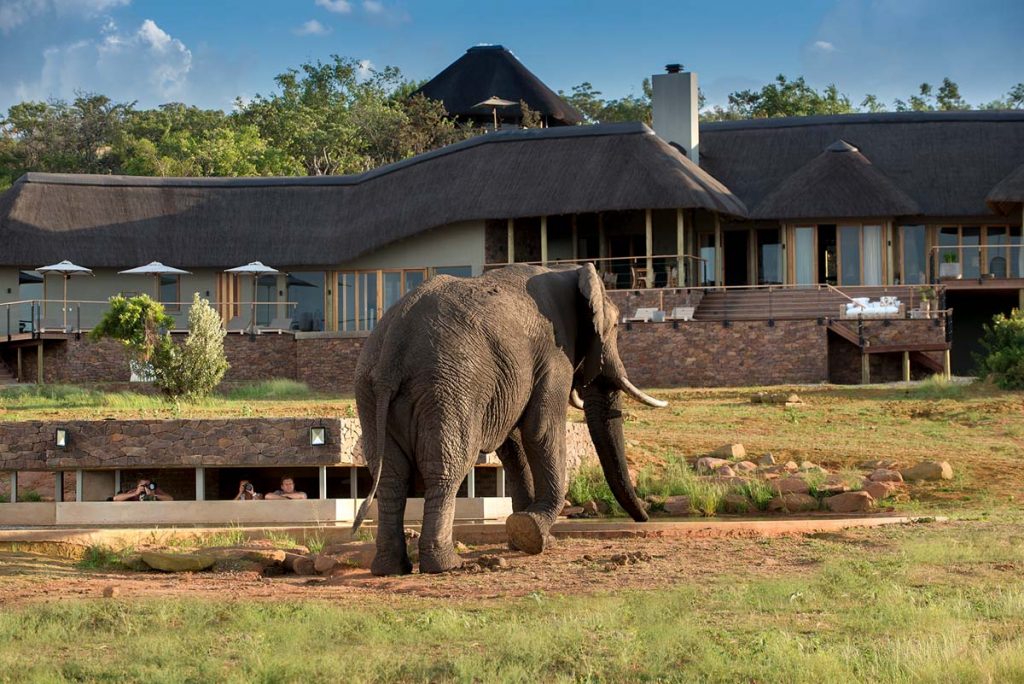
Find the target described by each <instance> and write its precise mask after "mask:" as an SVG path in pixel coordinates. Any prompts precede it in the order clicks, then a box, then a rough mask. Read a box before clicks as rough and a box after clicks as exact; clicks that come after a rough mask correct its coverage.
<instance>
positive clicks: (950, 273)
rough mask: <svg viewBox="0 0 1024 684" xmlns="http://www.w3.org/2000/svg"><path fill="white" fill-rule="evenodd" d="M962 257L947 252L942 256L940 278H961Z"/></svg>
mask: <svg viewBox="0 0 1024 684" xmlns="http://www.w3.org/2000/svg"><path fill="white" fill-rule="evenodd" d="M960 276H961V271H960V257H959V255H957V253H956V252H946V253H945V254H943V255H942V263H941V264H939V277H940V278H960Z"/></svg>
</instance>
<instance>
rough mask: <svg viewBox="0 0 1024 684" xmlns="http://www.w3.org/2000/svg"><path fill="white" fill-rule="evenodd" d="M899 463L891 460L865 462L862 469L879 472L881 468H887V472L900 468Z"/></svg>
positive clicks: (861, 465)
mask: <svg viewBox="0 0 1024 684" xmlns="http://www.w3.org/2000/svg"><path fill="white" fill-rule="evenodd" d="M899 465H900V464H899V461H894V460H893V459H891V458H882V459H878V460H874V461H864V462H863V463H861V464H860V467H861V468H864V469H865V470H878V469H879V468H885V469H887V470H893V469H895V468H898V467H899Z"/></svg>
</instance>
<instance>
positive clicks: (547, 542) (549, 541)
mask: <svg viewBox="0 0 1024 684" xmlns="http://www.w3.org/2000/svg"><path fill="white" fill-rule="evenodd" d="M554 546H555V538H554V537H552V536H551V533H550V532H549V533H548V534H545V535H544V550H545V551H547V550H548V549H551V548H554ZM508 549H509V551H522V549H520V548H519V547H518V546H516V545H515V544H514V543H512V540H511V539H509V540H508Z"/></svg>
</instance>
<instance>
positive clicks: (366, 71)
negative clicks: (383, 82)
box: [356, 59, 373, 81]
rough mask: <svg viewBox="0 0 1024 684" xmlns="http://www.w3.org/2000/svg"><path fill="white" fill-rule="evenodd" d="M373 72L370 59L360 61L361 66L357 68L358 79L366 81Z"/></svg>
mask: <svg viewBox="0 0 1024 684" xmlns="http://www.w3.org/2000/svg"><path fill="white" fill-rule="evenodd" d="M372 71H373V62H371V61H370V60H368V59H361V60H359V66H357V67H356V79H358V80H360V81H365V80H366V79H368V78H369V77H370V72H372Z"/></svg>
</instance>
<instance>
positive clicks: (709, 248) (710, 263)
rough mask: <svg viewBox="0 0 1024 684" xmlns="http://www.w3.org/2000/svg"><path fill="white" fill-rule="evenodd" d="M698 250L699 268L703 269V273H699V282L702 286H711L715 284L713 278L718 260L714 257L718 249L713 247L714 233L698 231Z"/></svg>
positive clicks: (716, 270)
mask: <svg viewBox="0 0 1024 684" xmlns="http://www.w3.org/2000/svg"><path fill="white" fill-rule="evenodd" d="M697 241H698V251H699V254H700V258H701V259H702V261H701V265H700V267H699V268H701V269H703V273H700V274H699V278H700V284H701V285H702V286H705V287H706V286H712V285H714V284H715V278H716V277H717V274H718V261H717V259H716V258H715V257H716V255H717V253H718V250H717V249H716V248H715V234H714V233H698V235H697Z"/></svg>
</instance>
